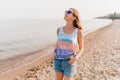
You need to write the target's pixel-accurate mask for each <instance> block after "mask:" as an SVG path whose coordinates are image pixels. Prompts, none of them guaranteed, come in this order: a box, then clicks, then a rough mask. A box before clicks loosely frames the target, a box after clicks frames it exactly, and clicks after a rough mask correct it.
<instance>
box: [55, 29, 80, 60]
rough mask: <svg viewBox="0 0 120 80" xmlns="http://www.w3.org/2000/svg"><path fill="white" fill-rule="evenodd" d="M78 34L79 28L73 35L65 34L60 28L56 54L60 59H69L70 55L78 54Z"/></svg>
mask: <svg viewBox="0 0 120 80" xmlns="http://www.w3.org/2000/svg"><path fill="white" fill-rule="evenodd" d="M77 32H78V28H75V30H74V31H73V33H71V34H67V33H65V32H64V30H63V27H59V33H58V36H57V42H56V48H55V53H56V56H57V58H58V59H65V58H69V56H70V55H74V54H76V52H78V50H79V47H78V41H77Z"/></svg>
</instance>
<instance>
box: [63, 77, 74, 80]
mask: <svg viewBox="0 0 120 80" xmlns="http://www.w3.org/2000/svg"><path fill="white" fill-rule="evenodd" d="M64 80H74V77H67V76H64Z"/></svg>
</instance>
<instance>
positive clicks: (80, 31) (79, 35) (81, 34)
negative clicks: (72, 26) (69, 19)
mask: <svg viewBox="0 0 120 80" xmlns="http://www.w3.org/2000/svg"><path fill="white" fill-rule="evenodd" d="M77 34H78V37H82V36H83V30H81V29H78V33H77Z"/></svg>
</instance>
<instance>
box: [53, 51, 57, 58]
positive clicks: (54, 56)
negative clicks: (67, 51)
mask: <svg viewBox="0 0 120 80" xmlns="http://www.w3.org/2000/svg"><path fill="white" fill-rule="evenodd" d="M52 54H53V59H54V58H56V57H57V56H56V53H55V50H54V51H53V53H52Z"/></svg>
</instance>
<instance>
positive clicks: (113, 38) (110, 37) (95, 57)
mask: <svg viewBox="0 0 120 80" xmlns="http://www.w3.org/2000/svg"><path fill="white" fill-rule="evenodd" d="M84 40H85V41H84V42H85V49H84V52H83V54H82V55H81V57H80V58H79V60H78V61H77V63H78V73H77V75H76V76H75V80H120V21H114V22H113V23H112V24H110V25H108V26H105V27H103V28H101V29H98V30H96V31H94V32H91V33H89V34H87V35H86V36H85V39H84ZM53 49H54V45H50V46H49V47H48V48H47V50H46V49H45V50H43V51H37V52H35V53H34V54H33V53H31V55H26V56H24V57H23V56H20V57H18V59H17V60H16V58H13V59H10V60H8V62H7V61H2V62H1V64H3V63H4V64H5V66H8V67H5V66H3V67H1V66H0V71H1V72H0V80H55V73H54V70H53V59H52V56H51V55H50V54H47V55H45V56H44V54H45V53H52V51H53ZM41 54H43V57H39V56H41ZM13 60H14V62H13ZM6 63H7V64H6ZM8 63H9V64H8ZM23 63H24V65H23ZM11 64H12V65H11ZM18 65H19V67H18ZM8 69H10V70H9V71H8V72H5V71H6V70H8Z"/></svg>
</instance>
